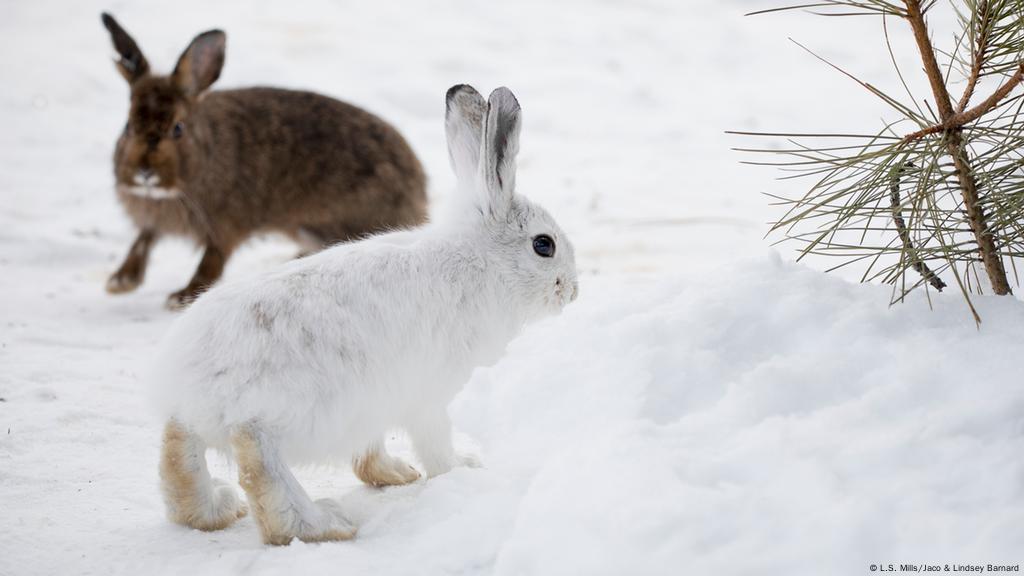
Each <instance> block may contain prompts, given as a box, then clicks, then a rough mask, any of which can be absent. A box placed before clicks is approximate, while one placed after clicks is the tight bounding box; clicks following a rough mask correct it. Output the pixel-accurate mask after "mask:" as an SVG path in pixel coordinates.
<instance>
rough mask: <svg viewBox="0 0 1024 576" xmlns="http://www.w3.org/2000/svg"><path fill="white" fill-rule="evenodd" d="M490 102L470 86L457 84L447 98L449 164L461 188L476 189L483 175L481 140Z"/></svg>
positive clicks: (446, 123) (446, 119) (445, 123)
mask: <svg viewBox="0 0 1024 576" xmlns="http://www.w3.org/2000/svg"><path fill="white" fill-rule="evenodd" d="M486 115H487V102H486V101H484V97H483V96H481V95H480V93H479V92H477V91H476V90H474V89H473V87H472V86H469V85H468V84H457V85H455V86H452V87H451V88H449V89H448V93H447V94H446V95H445V112H444V130H445V134H446V135H447V137H448V160H449V161H450V162H451V165H452V170H453V171H454V172H455V177H456V179H457V180H458V181H459V185H460V186H465V187H476V185H477V177H478V176H479V174H480V139H481V138H483V133H484V116H486Z"/></svg>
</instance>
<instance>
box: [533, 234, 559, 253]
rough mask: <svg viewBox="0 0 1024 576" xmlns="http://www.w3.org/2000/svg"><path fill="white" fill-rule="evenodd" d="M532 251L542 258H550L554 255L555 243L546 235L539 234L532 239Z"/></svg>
mask: <svg viewBox="0 0 1024 576" xmlns="http://www.w3.org/2000/svg"><path fill="white" fill-rule="evenodd" d="M533 251H534V252H536V253H537V255H538V256H541V257H543V258H551V257H552V256H554V255H555V241H554V240H552V239H551V236H548V235H547V234H541V235H540V236H535V237H534V238H533Z"/></svg>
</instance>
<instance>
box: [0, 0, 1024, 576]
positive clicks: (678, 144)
mask: <svg viewBox="0 0 1024 576" xmlns="http://www.w3.org/2000/svg"><path fill="white" fill-rule="evenodd" d="M775 4H776V3H774V2H768V1H760V0H758V1H740V0H693V1H688V2H681V1H678V0H663V1H652V0H648V1H643V2H637V1H631V0H606V1H602V2H582V1H576V2H572V1H567V2H559V3H554V2H545V1H542V0H530V1H525V2H507V3H500V4H499V3H491V2H471V1H469V0H447V1H442V2H431V3H419V2H412V1H407V2H390V3H383V2H373V3H370V2H363V3H358V2H341V1H334V2H331V1H327V0H319V1H311V2H288V3H281V2H272V1H269V0H266V1H259V2H238V3H213V2H205V1H200V0H174V1H166V2H127V1H114V2H107V3H101V2H95V1H92V0H76V1H74V2H71V1H56V0H10V1H7V2H4V3H3V13H4V16H3V18H0V50H2V56H3V57H2V58H0V86H3V88H2V89H0V127H2V128H0V200H2V201H0V574H2V575H5V576H6V575H8V574H10V575H21V574H78V573H81V574H111V573H132V574H134V573H140V574H156V573H174V574H177V573H183V572H186V571H187V572H189V573H194V574H220V573H228V574H232V573H245V574H276V573H282V574H283V573H304V574H305V573H309V574H327V573H346V574H367V573H373V574H492V573H493V574H681V573H693V574H708V573H739V574H781V573H795V574H866V573H869V571H868V566H869V565H870V564H879V565H882V566H883V567H887V566H888V564H890V563H893V564H896V565H897V568H898V565H899V564H900V563H912V564H916V565H920V564H924V563H929V564H939V565H942V564H945V563H960V564H986V563H993V564H995V563H1009V564H1018V563H1021V562H1024V530H1022V526H1024V464H1022V459H1021V458H1022V455H1024V389H1022V388H1021V386H1020V384H1021V378H1020V372H1019V369H1020V365H1021V363H1020V356H1019V354H1020V351H1021V346H1022V344H1021V343H1022V342H1024V306H1022V305H1021V302H1020V301H1019V300H1017V299H1006V298H1004V299H997V298H992V297H982V298H979V299H977V301H976V305H977V306H978V308H979V311H980V313H981V315H982V317H983V318H984V323H983V325H982V326H981V328H980V329H978V328H976V327H975V325H974V322H973V320H972V319H971V317H970V315H969V313H968V312H967V310H966V308H965V306H964V305H963V303H962V302H961V300H960V298H959V296H958V295H957V294H955V293H947V294H943V295H941V296H939V297H936V296H935V295H933V298H932V306H933V308H934V310H930V309H929V305H928V303H927V302H926V301H925V299H924V297H923V294H922V295H917V296H915V297H913V298H911V299H910V302H908V303H907V304H904V305H900V306H897V307H894V308H892V309H889V308H888V307H887V304H888V298H889V295H890V291H889V289H888V288H885V287H879V286H865V285H857V284H853V283H850V282H848V281H847V280H845V279H844V278H843V277H842V276H838V277H837V276H826V275H823V274H821V273H820V272H818V271H816V270H815V268H823V267H824V266H825V265H828V264H830V262H812V263H811V267H805V266H803V265H795V264H792V263H789V262H788V260H789V259H791V257H792V253H791V252H789V251H787V250H785V249H783V251H781V252H780V253H773V252H771V251H770V250H769V249H768V247H767V242H766V241H764V240H763V239H762V236H763V234H764V232H765V225H764V222H766V221H768V220H770V219H771V218H772V217H775V216H778V213H777V211H775V209H773V208H771V207H770V206H768V204H767V202H766V200H765V197H763V196H762V195H761V194H760V193H761V192H766V191H768V192H775V193H778V192H789V193H794V192H798V191H799V188H798V187H797V188H794V187H793V184H792V183H790V184H781V183H775V182H772V181H771V178H772V177H773V176H775V175H774V174H772V173H771V172H770V171H766V170H758V169H751V168H745V167H741V166H739V165H738V164H737V160H738V159H739V158H738V156H737V155H736V154H734V153H731V152H730V151H729V150H728V148H729V147H730V146H735V145H740V144H747V143H749V142H744V141H743V140H740V139H737V138H736V137H730V136H727V135H725V134H724V133H723V131H724V130H727V129H738V130H773V129H786V130H792V131H801V130H805V131H814V130H822V129H835V130H845V129H856V130H858V131H862V130H864V129H865V128H864V126H865V123H867V124H868V125H869V126H870V127H871V128H873V127H874V126H876V125H877V122H878V121H879V120H878V119H879V117H880V115H881V114H882V113H883V110H882V109H881V108H880V107H879V105H878V104H877V103H875V102H873V101H872V100H871V99H870V96H867V95H865V94H863V93H862V92H860V91H858V90H856V89H855V87H852V86H851V84H850V82H849V80H847V79H845V78H843V77H842V76H840V75H838V74H836V73H835V72H834V71H831V70H829V69H827V68H825V67H824V66H822V65H821V64H820V63H818V62H817V61H816V60H814V59H813V58H812V57H810V56H809V55H807V54H806V53H804V52H802V51H801V50H800V49H799V48H797V47H795V46H794V45H792V44H791V43H789V42H788V40H787V39H786V38H787V36H792V37H794V38H795V39H797V40H799V41H801V42H802V43H804V44H807V45H809V46H811V47H813V48H814V49H816V50H818V51H820V52H821V53H822V54H823V55H824V56H826V57H828V58H831V59H835V60H836V61H838V62H840V63H842V64H844V65H845V66H847V67H848V68H850V69H852V70H854V71H857V72H859V73H862V74H863V75H864V76H865V77H866V78H867V79H869V80H871V81H872V82H874V83H875V84H876V85H879V86H882V87H883V88H884V89H895V87H898V84H896V83H897V82H898V81H897V80H896V79H895V78H894V77H893V75H892V74H891V73H890V71H889V65H890V64H889V61H888V55H887V53H886V52H885V48H884V46H875V45H874V44H871V43H869V44H867V45H866V46H861V45H860V43H859V42H858V43H854V42H851V41H850V40H849V39H850V38H860V37H864V38H868V37H877V35H879V34H880V33H881V26H880V25H879V23H878V22H877V20H874V19H831V20H830V19H821V18H813V17H808V16H801V15H796V14H791V15H784V16H778V15H777V16H766V17H759V18H743V17H742V14H743V13H744V12H746V11H749V10H752V9H757V8H762V7H767V6H771V5H775ZM101 10H110V11H112V12H113V13H114V14H115V15H116V16H118V18H119V19H120V20H121V22H122V24H124V26H125V27H126V28H127V29H128V30H129V31H130V32H131V33H132V34H133V35H135V37H136V39H137V40H138V41H139V43H140V44H141V46H142V49H143V50H144V51H145V52H146V53H147V56H148V57H149V60H150V62H151V63H152V64H153V65H154V66H155V67H156V68H157V69H158V70H164V71H166V70H168V69H169V68H170V67H171V66H172V65H173V63H174V61H175V59H176V57H177V55H178V53H179V52H180V51H181V50H182V49H183V48H184V47H185V46H186V45H187V43H188V41H189V40H190V39H191V37H192V36H193V35H194V34H196V33H197V32H199V31H201V30H204V29H207V28H211V27H221V28H224V29H225V30H226V31H227V32H228V38H229V40H228V58H227V66H226V68H225V71H224V74H223V75H222V78H221V81H220V82H219V84H218V85H219V86H222V87H226V86H244V85H253V84H275V85H282V86H289V87H301V88H309V89H315V90H317V91H320V92H324V93H327V94H331V95H334V96H337V97H341V98H344V99H346V100H349V101H352V102H355V103H357V104H360V105H363V106H365V107H367V108H369V109H371V110H373V111H374V112H377V113H379V114H380V115H382V116H383V117H385V118H387V119H389V120H390V121H392V122H393V123H394V124H396V125H397V126H398V127H399V128H400V129H401V130H402V132H403V133H405V134H406V135H407V137H408V138H409V140H410V142H411V143H412V144H413V147H414V148H415V149H416V151H417V152H418V153H419V154H420V156H421V158H422V160H423V162H424V164H425V165H426V168H427V171H428V173H429V175H430V178H431V195H432V197H433V198H434V199H435V200H436V201H437V202H443V201H444V199H445V197H446V195H447V194H448V193H449V192H450V188H451V185H452V182H453V177H452V176H451V174H450V172H449V169H448V165H447V156H446V152H445V149H444V137H443V126H442V118H443V112H444V105H443V95H444V92H445V90H446V89H447V88H448V87H449V86H450V85H452V84H455V83H458V82H470V83H472V84H474V85H476V86H477V87H478V88H480V89H481V90H482V91H489V90H490V89H491V88H493V87H495V86H498V85H508V86H510V87H512V89H513V90H514V91H515V92H516V94H517V96H518V97H519V99H520V101H521V103H522V105H523V109H524V123H525V125H524V132H523V140H522V148H523V149H522V153H521V161H520V175H519V186H520V189H521V190H522V191H524V192H525V193H527V194H528V195H530V196H531V197H532V198H533V199H535V200H537V201H539V202H541V203H543V204H545V205H546V206H547V207H548V208H549V209H550V210H551V211H552V212H553V213H554V214H555V215H556V216H557V217H558V219H559V220H560V222H561V223H562V225H563V227H564V228H565V229H566V230H567V232H568V233H569V234H570V235H571V236H572V237H573V239H574V242H575V244H576V248H577V258H578V265H579V268H580V270H581V273H582V277H581V297H580V299H579V300H578V301H577V302H576V303H575V304H573V305H572V306H570V307H569V308H568V309H567V310H566V312H565V313H564V314H563V315H562V316H560V317H557V318H553V319H550V320H548V321H545V322H543V323H541V324H538V325H535V326H533V327H531V328H530V329H529V330H528V331H527V332H526V333H524V334H523V336H522V337H521V338H520V339H519V340H517V341H516V342H514V343H513V344H512V345H511V346H510V349H509V353H508V355H507V356H506V357H505V358H504V359H503V360H502V361H501V362H499V363H498V364H497V365H495V366H493V367H490V368H486V369H481V370H478V371H477V373H476V374H475V375H474V377H473V379H472V380H471V381H470V382H469V383H468V384H467V387H466V390H465V391H464V393H463V394H462V395H460V396H459V397H458V398H457V399H456V401H455V403H454V404H453V406H452V414H453V417H454V420H455V423H456V426H457V428H458V429H459V431H460V436H459V443H460V444H462V445H463V447H464V448H465V449H467V450H472V451H476V452H478V453H479V454H480V455H481V458H482V460H483V462H484V464H485V467H484V468H482V469H472V470H470V469H459V470H456V471H454V472H452V473H450V474H447V475H444V476H441V477H438V478H435V479H433V480H431V481H429V482H420V483H418V484H415V485H412V486H407V487H403V488H392V489H387V490H383V491H380V490H373V489H369V488H366V487H363V486H362V485H361V484H359V483H358V481H357V480H356V479H355V478H354V477H353V476H352V474H351V473H350V472H349V471H348V470H340V469H333V468H326V467H324V468H308V469H303V470H300V472H299V477H300V480H301V481H302V482H303V483H304V485H305V486H306V487H307V488H308V490H309V491H310V492H311V493H312V494H313V495H314V496H315V497H333V498H337V499H339V500H340V501H341V502H342V504H343V506H345V507H346V508H347V509H348V510H350V513H351V516H352V518H353V519H354V520H355V521H356V523H357V524H358V525H359V528H360V532H359V536H358V538H357V539H356V540H354V541H351V542H346V543H336V544H323V545H309V544H302V543H300V542H296V543H294V544H293V545H291V546H289V547H286V548H266V547H264V546H262V545H261V544H259V538H258V535H257V531H256V527H255V525H254V523H253V521H252V519H251V518H246V519H244V520H243V521H241V522H239V523H238V524H236V525H235V526H233V527H231V528H230V529H228V530H226V531H223V532H217V533H202V532H197V531H191V530H187V529H184V528H181V527H178V526H175V525H172V524H170V523H169V522H167V521H166V520H165V519H164V517H163V510H162V504H161V502H160V499H159V496H158V492H157V487H156V456H157V449H158V437H159V426H158V423H156V422H154V421H153V420H152V419H151V418H150V417H149V415H148V412H147V410H146V408H145V403H144V401H143V393H142V390H143V389H144V387H145V383H144V382H143V381H141V379H140V375H141V374H144V373H145V370H146V368H147V366H148V365H149V362H150V360H151V358H152V356H153V353H154V350H155V347H156V345H157V343H158V342H159V340H160V338H161V336H162V334H163V333H164V331H165V330H166V328H167V326H168V324H169V323H170V322H171V321H172V320H173V318H174V315H173V314H172V313H170V312H167V311H165V310H164V309H163V308H162V304H163V300H164V298H165V296H166V295H167V293H169V292H171V291H173V290H176V289H178V288H180V287H182V286H183V285H184V283H185V281H186V280H187V278H188V276H189V275H190V274H191V272H192V268H193V267H194V266H195V263H196V261H197V259H198V255H197V254H196V253H195V252H193V251H192V250H191V248H190V247H188V246H186V245H185V244H183V243H176V242H165V243H164V244H161V245H160V246H159V247H158V248H157V250H156V251H155V253H154V254H153V258H152V265H151V268H150V271H149V274H148V277H147V281H146V283H145V284H144V285H143V286H142V287H141V288H140V290H139V291H138V292H136V293H133V294H129V295H124V296H119V297H113V296H108V295H107V294H106V293H105V292H104V291H103V284H104V281H105V279H106V276H107V275H108V274H109V273H110V272H111V271H112V270H113V269H114V268H115V267H116V265H117V264H118V261H119V259H120V258H121V257H122V256H123V254H124V251H125V250H126V249H127V246H128V243H129V241H130V240H131V237H132V231H131V229H130V226H129V225H128V222H127V220H126V218H125V217H124V216H123V215H122V213H121V210H120V208H119V207H118V205H117V204H116V202H115V199H114V196H113V191H112V176H111V168H110V156H111V153H112V148H113V142H114V139H115V138H116V135H117V133H118V132H119V131H120V128H121V126H122V124H123V122H124V120H125V116H126V110H127V88H126V86H125V84H124V82H123V81H122V80H121V79H120V77H119V76H118V75H117V74H116V72H115V71H114V69H113V66H112V64H111V62H110V54H111V48H110V44H109V39H108V37H107V35H106V31H105V30H103V28H102V26H101V25H100V22H99V12H100V11H101ZM870 35H874V36H870ZM894 41H895V44H896V48H897V52H898V53H899V48H900V46H903V45H906V43H907V42H908V41H909V38H908V37H907V36H906V34H905V33H904V32H903V31H900V32H899V33H897V32H895V31H894ZM905 70H909V71H910V72H911V85H912V88H913V87H917V88H920V87H921V86H922V83H923V79H921V78H915V77H914V74H913V72H916V71H917V67H916V66H914V64H913V60H912V59H910V60H908V61H907V67H906V68H905ZM915 83H916V84H915ZM894 84H895V87H894ZM922 93H923V92H922ZM797 186H802V185H801V184H798V185H797ZM294 252H295V248H294V247H293V246H292V245H290V244H288V243H287V242H285V241H282V240H279V239H268V240H262V241H256V242H253V243H252V244H251V245H249V246H248V247H246V248H245V249H244V250H243V251H242V252H240V253H239V254H237V255H236V257H235V258H234V259H233V260H232V262H231V265H230V266H229V269H228V272H227V277H228V279H230V278H232V277H238V276H241V275H244V274H247V273H251V272H252V271H254V270H264V269H267V268H269V267H272V266H275V265H277V264H278V263H280V262H282V261H285V260H287V259H289V258H290V257H292V256H293V254H294ZM848 274H850V275H855V274H856V272H855V271H850V272H848ZM390 448H391V449H392V450H393V451H395V452H397V453H399V454H401V455H404V456H406V457H408V458H411V457H412V456H411V450H410V449H409V446H408V444H407V442H406V441H405V440H404V438H403V437H402V436H401V435H400V434H396V435H395V437H394V438H393V439H392V441H391V445H390ZM211 467H212V469H213V471H214V473H215V475H217V476H220V477H222V478H233V477H234V471H233V469H232V465H231V463H230V462H227V461H225V460H223V459H221V458H219V457H217V456H215V455H213V454H211Z"/></svg>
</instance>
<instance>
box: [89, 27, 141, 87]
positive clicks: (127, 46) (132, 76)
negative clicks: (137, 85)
mask: <svg viewBox="0 0 1024 576" xmlns="http://www.w3.org/2000/svg"><path fill="white" fill-rule="evenodd" d="M100 17H101V18H102V19H103V26H104V27H105V28H106V29H107V31H108V32H110V39H111V40H113V41H114V50H116V51H117V55H118V59H117V60H116V61H115V63H116V65H117V71H118V72H120V73H121V76H124V79H125V80H127V81H128V83H129V84H130V83H132V82H135V81H136V80H138V79H139V78H142V77H143V76H145V75H146V74H148V73H149V62H147V61H146V57H145V56H143V55H142V50H139V45H138V44H136V43H135V40H133V39H132V37H131V36H129V35H128V33H127V32H125V31H124V28H121V25H120V24H118V23H117V20H114V17H113V16H111V15H110V14H107V13H106V12H104V13H103V14H101V15H100Z"/></svg>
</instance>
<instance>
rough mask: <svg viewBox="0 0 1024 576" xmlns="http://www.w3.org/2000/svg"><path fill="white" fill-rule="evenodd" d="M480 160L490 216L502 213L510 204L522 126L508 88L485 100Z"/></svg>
mask: <svg viewBox="0 0 1024 576" xmlns="http://www.w3.org/2000/svg"><path fill="white" fill-rule="evenodd" d="M487 104H488V105H487V120H486V121H485V122H484V142H483V152H482V158H481V162H480V164H481V170H482V171H483V180H484V183H485V184H486V187H487V196H488V198H487V206H488V208H489V211H490V212H491V214H493V215H497V214H503V213H504V212H505V211H507V210H508V208H509V207H510V206H511V204H512V195H513V194H514V193H515V190H516V154H518V153H519V128H520V126H521V125H522V118H521V116H522V115H521V113H520V112H521V111H520V108H519V102H518V101H517V100H516V97H515V96H514V95H513V94H512V91H511V90H509V89H508V88H504V87H502V88H498V89H497V90H495V91H494V92H491V97H490V98H488V100H487Z"/></svg>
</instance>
